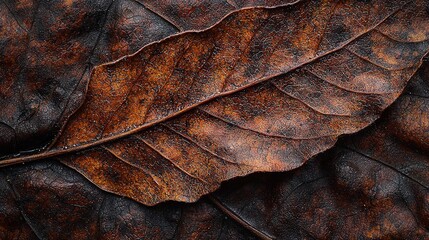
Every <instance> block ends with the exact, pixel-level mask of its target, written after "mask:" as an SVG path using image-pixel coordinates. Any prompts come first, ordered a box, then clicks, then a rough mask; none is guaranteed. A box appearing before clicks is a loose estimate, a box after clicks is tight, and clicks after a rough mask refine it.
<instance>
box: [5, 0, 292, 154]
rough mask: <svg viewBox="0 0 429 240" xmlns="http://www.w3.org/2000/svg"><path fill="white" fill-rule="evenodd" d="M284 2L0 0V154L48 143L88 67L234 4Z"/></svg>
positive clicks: (71, 107)
mask: <svg viewBox="0 0 429 240" xmlns="http://www.w3.org/2000/svg"><path fill="white" fill-rule="evenodd" d="M288 3H290V0H283V1H244V2H237V3H236V4H233V5H231V4H228V2H227V1H196V0H193V1H168V0H164V1H151V0H145V1H143V0H141V1H138V0H102V1H93V0H64V1H54V2H52V1H47V0H4V1H1V2H0V54H1V58H0V66H1V67H0V106H2V111H1V113H0V133H1V134H0V158H5V156H8V155H11V154H20V153H21V154H24V153H26V152H37V151H41V150H42V149H43V148H44V147H45V146H46V145H48V144H50V143H52V142H53V141H54V140H55V137H56V136H57V135H58V132H59V130H60V129H61V128H62V127H63V126H64V124H65V122H66V121H67V119H68V118H69V116H70V115H71V114H72V113H73V112H74V111H75V110H76V109H77V108H78V107H79V106H80V105H81V103H82V101H83V98H84V94H85V91H86V86H87V83H88V78H89V73H90V70H91V68H92V67H93V66H94V65H98V64H100V63H103V62H109V61H113V60H115V59H118V58H120V57H122V56H125V55H128V54H131V53H133V52H135V51H137V50H138V49H140V48H141V47H143V46H145V45H147V44H149V43H152V42H155V41H158V40H161V39H163V38H166V37H168V36H171V35H173V34H176V33H178V32H180V31H184V30H192V31H196V30H202V29H205V28H207V27H210V26H211V25H213V24H214V23H216V22H217V21H219V20H220V19H222V18H223V17H225V16H226V15H227V14H230V13H231V12H233V11H236V10H237V9H240V8H244V7H249V6H272V7H273V6H276V5H277V4H288ZM171 9H176V11H171ZM219 9H220V10H219Z"/></svg>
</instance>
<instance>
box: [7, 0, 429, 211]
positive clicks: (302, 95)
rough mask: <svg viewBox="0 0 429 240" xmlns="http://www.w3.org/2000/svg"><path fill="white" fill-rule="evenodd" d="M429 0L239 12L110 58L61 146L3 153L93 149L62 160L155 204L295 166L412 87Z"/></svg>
mask: <svg viewBox="0 0 429 240" xmlns="http://www.w3.org/2000/svg"><path fill="white" fill-rule="evenodd" d="M426 5H427V3H426V2H425V1H416V2H412V3H409V4H406V5H405V6H403V3H402V2H396V1H395V2H384V1H380V2H377V3H363V2H359V3H355V2H353V3H338V4H337V3H336V2H334V1H325V2H313V1H311V2H305V1H303V2H299V3H296V4H294V5H291V6H285V7H277V8H272V9H267V8H252V9H245V10H241V11H238V12H235V13H233V14H231V15H229V16H228V17H227V18H225V19H224V20H223V21H222V22H221V23H220V24H218V25H216V26H215V27H213V28H210V29H208V30H206V31H203V32H199V33H184V34H181V35H177V36H174V37H171V38H168V39H166V40H164V41H161V42H159V43H155V44H152V45H149V46H147V47H145V48H143V49H142V50H141V51H139V52H138V53H136V54H134V55H132V56H129V57H126V58H124V59H122V60H120V61H117V62H114V63H111V64H107V65H102V66H100V67H97V68H96V69H95V71H94V72H93V74H92V77H91V80H90V82H89V87H88V93H87V99H86V101H85V103H84V105H83V106H82V107H81V108H80V110H79V111H78V112H77V113H76V114H75V115H74V116H73V117H72V118H71V119H70V121H69V122H68V124H67V125H66V127H65V129H64V132H63V134H62V135H61V136H60V137H59V139H58V141H57V142H56V144H55V145H54V146H53V147H52V149H51V150H49V151H47V152H45V153H42V154H38V155H33V156H29V157H23V158H18V159H9V160H5V161H3V165H6V164H10V163H16V162H20V161H26V160H29V159H37V158H45V157H48V156H53V155H58V154H62V153H66V152H73V151H77V150H81V149H84V148H88V149H86V150H84V151H81V152H79V153H77V154H70V155H67V156H63V157H61V160H62V161H63V163H65V164H67V165H68V166H70V167H72V168H74V169H76V170H77V171H79V172H80V173H82V174H83V175H84V176H85V177H87V178H88V179H90V180H91V181H92V182H94V183H95V184H97V185H98V186H99V187H101V188H102V189H104V190H106V191H110V192H114V193H117V194H120V195H123V196H127V197H130V198H132V199H135V200H137V201H140V202H143V203H145V204H148V205H153V204H156V203H159V202H161V201H165V200H178V201H195V200H196V199H198V198H199V197H200V196H201V195H203V194H205V193H208V192H210V191H213V190H214V189H216V188H217V187H218V186H219V183H220V182H222V181H224V180H226V179H230V178H233V177H236V176H241V175H245V174H248V173H251V172H255V171H284V170H291V169H294V168H296V167H298V166H300V165H302V164H303V163H304V162H305V161H306V160H307V159H309V158H310V157H312V156H314V155H315V154H317V153H319V152H321V151H323V150H326V149H327V148H329V147H331V146H332V145H333V144H334V142H335V139H336V137H337V136H338V135H340V134H344V133H352V132H355V131H357V130H359V129H361V128H363V127H365V126H367V125H368V124H370V123H371V122H372V121H374V120H375V119H376V118H377V117H378V116H379V114H380V112H381V111H382V110H383V109H384V108H386V107H387V106H388V105H389V104H390V103H392V102H393V100H394V99H395V98H396V97H397V96H398V95H399V94H400V92H401V91H402V89H403V87H404V86H405V84H406V82H407V80H408V79H409V78H410V77H411V76H412V74H413V73H414V72H415V70H416V69H417V67H418V66H419V64H420V62H421V58H422V57H423V56H424V54H425V53H426V52H427V50H428V48H429V41H427V37H428V36H429V32H428V28H427V27H426V26H427V24H425V23H426V22H427V21H428V19H429V16H428V13H427V12H426V11H425V10H424V9H425V8H424V6H426ZM369 10H371V14H370V15H368V14H366V13H367V12H368V11H369ZM415 13H417V14H415ZM296 16H300V17H299V18H297V17H296ZM285 22H287V23H288V24H284V23H285ZM310 22H311V23H312V24H308V23H310ZM358 23H359V24H358ZM405 23H408V24H409V26H411V27H409V28H405V29H404V28H403V26H404V25H405ZM398 29H401V30H402V34H401V35H399V36H398V35H396V34H395V33H396V32H395V31H399V30H398ZM408 29H409V30H408ZM273 33H275V34H273ZM185 111H186V113H184V112H185ZM181 113H184V114H182V115H180V116H177V115H179V114H181ZM174 116H177V117H176V118H172V117H174ZM171 118H172V119H171ZM149 127H150V128H149ZM143 129H145V130H143ZM142 130H143V131H142ZM137 131H140V132H139V133H136V132H137ZM118 138H122V139H121V140H119V141H114V142H111V143H107V144H104V145H99V144H102V143H105V142H107V141H111V140H115V139H118ZM94 146H95V147H94ZM89 147H91V148H89Z"/></svg>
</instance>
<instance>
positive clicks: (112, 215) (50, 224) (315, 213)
mask: <svg viewBox="0 0 429 240" xmlns="http://www.w3.org/2000/svg"><path fill="white" fill-rule="evenodd" d="M428 69H429V64H428V63H426V64H425V65H424V67H423V68H422V70H421V71H419V74H418V75H416V76H415V77H414V78H413V80H412V81H411V82H410V85H409V87H408V88H407V90H406V91H405V93H404V94H403V95H402V96H401V97H400V98H399V100H398V101H397V102H395V103H394V104H393V105H392V106H391V107H390V108H389V110H388V111H387V112H386V113H385V114H384V116H383V117H382V118H381V119H380V120H378V121H377V122H376V123H375V124H373V125H372V126H371V127H369V128H368V129H365V130H364V131H362V132H360V133H357V134H354V135H351V136H346V137H344V138H343V139H341V140H340V141H339V142H338V143H337V145H336V146H335V147H334V148H333V149H332V150H330V151H328V152H326V153H324V154H322V155H320V156H318V157H315V158H313V159H312V160H311V161H309V162H308V163H306V164H305V165H304V166H302V167H300V168H298V169H295V170H293V171H289V172H285V173H272V174H267V173H265V174H254V175H252V176H249V177H245V178H241V179H237V180H234V181H231V182H228V183H227V184H226V185H224V186H223V187H222V188H221V189H220V190H219V191H218V192H216V193H215V194H213V195H211V196H210V197H209V198H203V199H201V200H200V201H198V202H197V203H193V204H181V203H171V202H170V203H162V204H159V205H157V206H155V207H147V206H144V205H142V204H138V203H136V202H135V201H132V200H130V199H127V198H121V197H119V196H117V195H114V194H110V193H107V192H104V191H102V190H100V189H99V188H97V187H96V186H95V185H93V184H92V183H91V182H90V181H88V180H86V179H85V178H84V177H82V176H81V175H79V174H78V173H77V172H76V171H73V170H71V169H69V168H67V167H66V166H64V165H62V164H61V163H59V162H55V161H41V162H33V163H31V164H27V165H25V166H13V167H7V168H2V169H1V170H0V202H1V203H2V204H1V205H0V230H1V231H0V238H1V239H72V240H74V239H79V240H85V239H261V238H262V239H274V238H276V239H427V238H429V230H428V229H429V221H428V220H429V198H428V196H429V190H428V187H429V175H428V173H429V157H428V152H429V146H428V145H427V142H428V141H427V140H428V138H429V125H428V122H429V115H428V114H427V112H428V110H429V109H428V108H429V77H428V76H429V71H428ZM409 116H414V118H413V119H412V120H410V118H409ZM393 129H394V130H393Z"/></svg>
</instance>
